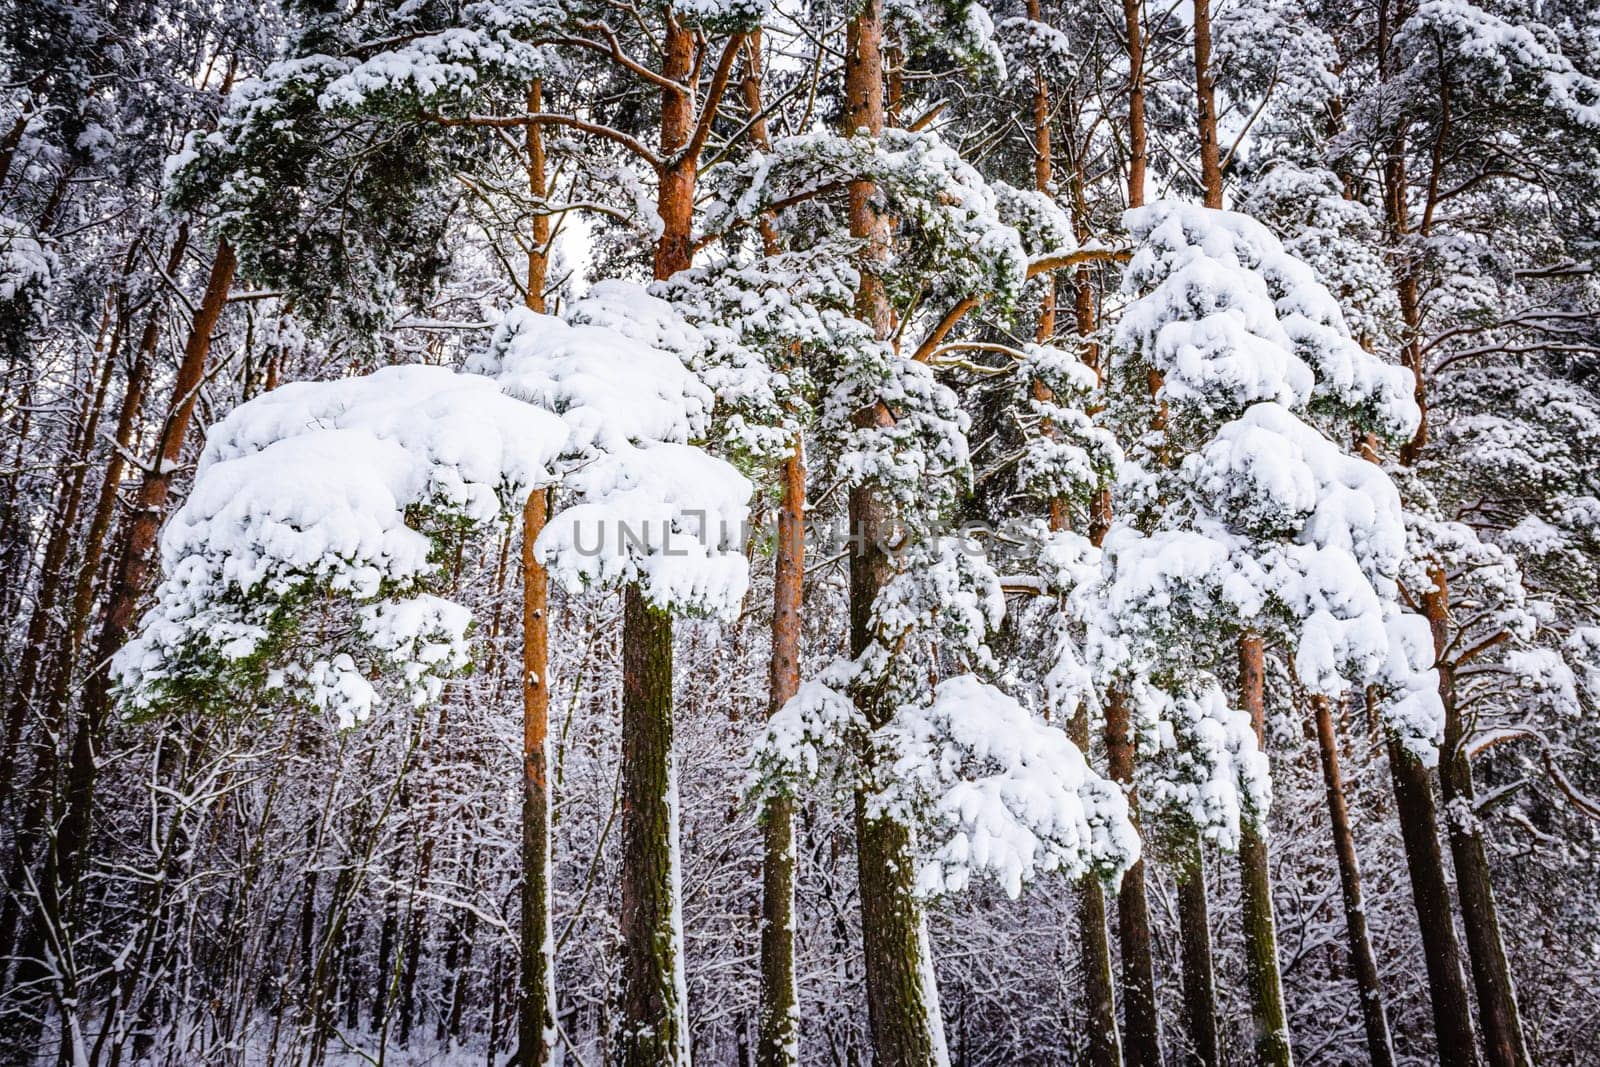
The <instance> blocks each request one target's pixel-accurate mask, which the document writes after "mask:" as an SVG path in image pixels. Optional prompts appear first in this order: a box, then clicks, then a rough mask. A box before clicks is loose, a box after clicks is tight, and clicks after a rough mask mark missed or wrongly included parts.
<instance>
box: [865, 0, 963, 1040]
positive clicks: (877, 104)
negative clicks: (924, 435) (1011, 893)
mask: <svg viewBox="0 0 1600 1067" xmlns="http://www.w3.org/2000/svg"><path fill="white" fill-rule="evenodd" d="M883 126H884V84H883V2H882V0H864V2H863V3H862V5H861V7H860V9H859V10H858V12H857V14H856V16H855V17H854V18H853V19H851V20H850V25H849V29H848V31H847V38H846V44H845V111H844V129H845V132H846V133H847V134H854V133H857V132H865V133H867V134H869V135H871V136H877V135H879V134H881V133H882V132H883ZM874 193H875V189H874V186H873V184H872V182H870V181H864V180H857V181H852V182H851V183H850V235H851V236H852V237H853V238H856V239H857V240H860V241H863V242H865V246H866V254H867V255H868V256H869V257H872V258H875V259H884V258H887V256H888V252H889V227H888V222H887V220H886V219H885V218H883V216H882V215H881V214H880V213H879V211H878V210H877V208H876V206H875V204H874V203H873V198H874ZM856 315H857V317H858V318H860V319H861V320H863V321H864V322H867V323H868V324H870V325H871V326H872V328H873V331H874V333H875V335H876V336H877V337H878V338H879V339H886V338H888V337H890V336H891V334H892V332H893V324H892V321H891V315H890V310H889V305H888V300H887V297H886V295H885V294H884V292H883V288H882V283H881V282H880V281H879V280H878V279H877V278H876V277H875V276H874V275H873V274H872V273H871V272H869V271H862V273H861V283H860V288H859V289H858V290H857V293H856ZM855 417H856V421H857V423H858V424H859V425H862V426H874V425H883V424H884V423H885V422H887V421H888V420H889V418H890V415H889V412H888V411H887V409H885V408H884V406H883V405H882V404H874V405H871V406H869V407H867V408H865V409H863V410H862V411H860V412H858V413H857V414H856V416H855ZM849 522H850V652H851V654H852V655H860V654H861V652H862V651H863V650H864V649H865V648H866V647H867V645H868V644H869V643H871V641H872V607H873V603H874V601H875V600H876V599H877V596H878V592H879V591H880V590H881V589H882V588H883V587H884V585H885V584H886V583H887V582H888V581H889V578H890V577H891V575H892V573H893V565H892V563H891V561H890V559H889V555H888V551H887V548H886V546H887V545H889V544H892V543H893V541H894V537H893V534H894V531H895V529H896V521H895V515H894V512H893V508H892V506H891V504H890V502H889V499H888V497H887V495H886V494H884V493H883V492H882V490H880V489H878V488H877V487H875V486H872V485H861V486H858V487H856V488H855V489H852V490H851V491H850V498H849ZM861 702H862V705H863V706H862V709H861V710H862V712H863V714H864V715H865V716H866V719H867V722H868V724H869V725H870V726H871V727H873V728H877V727H879V726H882V725H883V723H884V722H885V721H886V720H887V719H888V717H889V716H890V715H891V714H893V710H894V709H893V708H890V707H885V706H883V705H882V704H881V703H880V702H878V701H875V700H873V698H872V695H871V694H863V695H862V697H861ZM866 747H867V750H866V751H863V752H862V753H861V757H862V761H863V763H864V767H863V777H864V778H865V779H866V780H867V781H871V779H872V777H873V775H874V773H875V768H874V767H873V765H872V763H873V757H874V753H873V752H872V751H871V750H870V744H869V745H868V746H866ZM867 808H868V794H867V791H866V787H865V786H860V787H858V788H857V791H856V798H855V828H856V863H857V872H858V878H859V882H860V895H861V936H862V942H863V948H864V951H865V956H866V979H867V1015H868V1020H869V1023H870V1025H871V1030H872V1048H873V1058H874V1061H875V1062H876V1063H877V1064H878V1065H880V1067H928V1065H932V1064H939V1063H943V1062H944V1061H945V1058H946V1054H945V1047H944V1028H943V1025H942V1024H941V1022H940V1018H939V993H938V989H937V988H936V986H935V983H934V977H933V966H932V959H931V955H930V952H929V948H928V942H927V931H926V929H925V924H924V921H923V914H922V907H921V905H920V903H919V902H918V901H917V899H916V897H915V896H914V895H913V893H912V877H913V859H912V848H911V846H912V842H911V835H910V832H909V831H908V829H907V828H906V826H905V825H904V824H903V823H901V822H899V821H897V820H895V819H893V818H886V817H882V816H874V815H872V814H870V813H869V812H868V810H867Z"/></svg>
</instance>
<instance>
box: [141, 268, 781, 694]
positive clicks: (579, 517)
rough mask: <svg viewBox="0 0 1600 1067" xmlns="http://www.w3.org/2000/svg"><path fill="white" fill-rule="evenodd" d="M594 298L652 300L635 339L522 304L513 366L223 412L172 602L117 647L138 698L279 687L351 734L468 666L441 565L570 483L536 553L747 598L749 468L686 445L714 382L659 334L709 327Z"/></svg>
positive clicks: (167, 545)
mask: <svg viewBox="0 0 1600 1067" xmlns="http://www.w3.org/2000/svg"><path fill="white" fill-rule="evenodd" d="M584 307H586V308H587V309H588V311H589V312H591V313H595V312H596V309H600V310H606V309H609V311H610V313H612V314H613V316H614V317H615V316H616V315H619V314H620V311H619V310H618V309H628V308H632V309H634V310H636V311H637V312H638V314H637V315H636V316H635V318H634V319H633V320H632V326H633V329H634V333H633V334H632V335H630V334H628V333H624V332H619V331H618V330H616V329H611V328H608V327H606V326H600V325H590V324H580V325H571V324H569V323H566V322H562V321H561V320H558V319H554V318H548V317H545V316H537V315H532V314H531V313H518V314H513V315H511V316H509V317H508V319H507V321H506V324H505V325H503V326H502V328H501V330H500V332H499V333H498V334H497V337H496V345H495V347H494V349H492V350H491V352H490V353H489V355H488V356H487V357H485V358H484V359H483V360H482V361H481V362H482V363H483V364H484V369H486V370H489V371H491V372H493V375H494V376H490V375H485V374H477V373H456V372H454V371H451V370H449V369H446V368H442V367H429V366H404V367H388V368H385V369H383V370H379V371H377V372H374V373H372V374H368V375H364V376H361V377H356V378H348V379H342V380H338V381H330V382H303V383H297V384H291V385H286V386H283V387H282V388H280V389H277V390H274V391H273V392H271V393H268V394H266V395H265V396H262V397H259V398H257V399H256V400H253V401H251V402H249V403H247V404H244V405H242V406H241V407H239V408H238V409H236V410H235V411H234V412H233V413H232V414H230V415H228V416H227V417H226V418H224V419H223V420H222V421H221V422H219V423H218V424H217V425H216V426H214V427H213V428H212V430H211V432H210V433H209V435H208V437H207V443H206V446H205V449H204V451H203V453H202V456H201V460H200V464H199V467H198V469H197V471H196V475H195V484H194V488H193V491H192V492H191V494H190V497H189V499H188V500H187V501H186V502H185V503H184V506H183V507H182V508H180V509H179V510H178V512H177V513H176V514H175V515H174V516H173V519H172V521H171V522H170V523H169V524H168V526H167V528H166V530H165V531H164V533H163V536H162V544H161V551H162V561H163V565H164V569H165V572H166V578H165V580H164V581H163V582H162V584H161V586H160V588H159V589H158V591H157V598H156V605H155V607H154V608H152V609H151V611H150V612H149V613H148V614H147V616H146V618H145V620H144V623H143V627H142V629H141V631H140V633H139V635H138V636H137V637H136V638H135V640H134V641H133V642H131V643H130V644H129V646H128V647H127V648H126V649H124V650H123V652H122V653H121V654H120V655H119V656H118V659H117V663H116V670H117V674H118V677H119V680H120V682H121V684H122V685H123V686H124V688H125V689H126V690H127V691H128V692H129V694H130V698H131V703H132V705H133V707H134V708H135V709H136V710H137V709H151V708H155V707H157V706H159V705H162V704H165V703H170V702H173V701H188V702H191V703H198V704H201V705H204V706H208V707H227V706H229V705H231V704H245V702H247V701H249V700H250V699H251V695H252V694H256V693H259V692H260V691H261V690H262V689H263V688H275V689H279V690H281V691H284V692H285V693H286V694H287V695H288V696H289V697H290V698H291V699H298V700H302V701H304V702H306V703H308V704H310V705H312V706H314V707H317V708H319V709H321V710H323V711H325V712H328V713H330V714H333V715H335V716H336V717H337V718H338V720H339V722H340V724H341V725H343V726H349V725H351V724H353V723H354V722H356V721H358V720H361V719H364V718H366V717H367V715H368V714H369V713H370V710H371V708H372V706H373V705H374V703H376V702H377V701H378V700H379V699H381V698H382V696H383V694H382V692H381V691H380V687H379V685H378V684H375V683H382V682H385V681H387V682H389V683H391V684H392V685H393V686H394V688H395V689H396V690H397V691H398V692H400V693H402V694H404V695H406V696H408V697H409V698H410V699H411V700H412V701H413V702H418V703H421V702H426V701H428V700H432V699H434V698H435V697H437V695H438V692H439V688H440V686H441V684H442V681H443V679H444V678H445V677H448V676H449V675H450V674H453V673H455V672H457V671H459V670H461V669H462V668H463V667H464V666H465V665H466V663H467V651H468V650H467V645H466V634H467V630H468V627H469V624H470V622H471V617H470V615H469V613H468V612H467V610H466V609H465V608H463V607H461V606H460V605H458V604H454V603H452V602H450V601H448V600H445V599H442V598H440V597H438V596H435V595H434V594H433V591H432V588H431V587H432V586H434V585H436V584H437V583H438V579H439V574H438V570H439V568H438V566H437V560H438V559H439V558H441V557H442V555H443V553H444V549H445V548H446V546H448V545H450V544H453V543H456V542H457V541H458V539H459V538H460V537H462V536H463V535H464V534H465V532H466V530H468V529H470V528H473V527H479V526H482V525H484V524H487V523H491V522H494V521H496V520H499V519H501V518H503V517H505V516H506V515H508V514H510V513H512V512H514V511H515V510H516V509H518V508H520V507H521V505H522V503H523V502H524V501H525V500H526V499H527V495H528V493H529V492H531V491H533V490H535V489H541V488H544V487H546V486H548V485H551V484H554V483H558V482H559V483H561V484H563V485H565V486H566V487H567V488H569V489H572V490H574V491H575V492H576V494H577V497H578V503H577V504H576V505H575V506H574V507H571V508H569V509H567V510H566V511H564V512H562V513H560V514H558V515H556V516H555V517H554V519H553V520H552V521H551V522H550V524H549V525H548V526H547V528H546V530H545V532H544V536H543V537H541V539H540V541H539V542H538V545H537V549H536V550H537V551H538V552H539V553H540V554H541V557H542V558H543V559H544V560H545V561H546V562H547V564H548V565H549V566H550V567H551V569H552V570H553V572H554V573H555V574H556V576H557V577H558V578H559V579H560V580H562V581H564V582H566V583H567V584H569V585H573V586H577V585H582V584H584V583H589V582H614V581H637V582H639V583H640V584H641V586H642V587H643V588H644V591H645V593H646V595H647V596H648V597H649V598H650V599H651V600H652V601H653V602H654V603H655V604H656V605H657V606H659V607H661V608H663V609H666V610H675V611H689V610H696V611H698V610H704V611H719V612H724V613H726V612H730V611H733V610H736V608H737V606H738V603H739V601H740V599H741V598H742V596H743V594H744V589H745V585H746V582H747V573H746V562H745V559H744V556H743V555H742V553H741V552H740V551H739V544H740V540H739V538H740V536H741V535H742V533H743V523H744V521H745V517H746V514H747V512H746V501H747V500H748V499H749V496H750V492H751V488H750V484H749V482H747V481H746V480H745V479H744V478H743V477H742V476H740V475H739V474H738V472H737V471H735V470H734V469H733V468H732V467H731V466H729V465H728V464H726V463H724V462H723V461H721V460H718V459H714V458H712V457H711V456H709V455H707V454H705V453H704V452H702V451H701V450H699V449H698V448H695V447H694V446H692V445H691V444H689V443H688V442H689V440H690V439H691V437H693V436H696V435H698V434H699V433H700V432H701V431H702V429H703V427H704V426H705V424H706V422H707V420H708V419H709V416H710V408H711V401H712V398H711V394H710V391H709V390H707V389H706V388H705V387H704V386H703V385H701V384H700V383H699V382H698V381H696V380H695V378H694V376H693V375H692V374H691V373H690V372H689V370H688V368H687V367H686V366H685V364H684V362H683V361H682V360H681V359H680V358H679V356H678V355H677V354H675V352H674V351H673V350H671V349H668V348H664V347H661V345H662V344H663V343H665V342H664V340H663V338H664V334H663V331H667V330H669V329H670V330H673V331H675V332H674V333H673V336H672V338H671V340H673V341H674V342H675V343H681V344H688V343H690V342H692V341H693V339H694V336H695V335H694V332H693V331H692V329H690V328H688V327H687V326H682V325H681V324H679V325H677V326H674V325H673V321H674V320H673V319H672V318H671V316H670V309H667V311H665V312H664V311H663V309H664V308H666V305H664V304H662V303H661V302H660V301H657V300H655V299H654V298H652V297H649V296H648V295H647V294H645V293H644V291H643V290H642V289H639V288H638V287H636V286H635V287H626V286H620V285H618V286H609V287H602V290H601V294H600V298H599V299H597V300H595V301H589V302H587V304H585V303H584V302H580V308H584ZM641 330H643V331H645V332H646V333H649V336H650V337H651V339H652V340H654V341H656V344H651V343H646V342H645V341H641V340H639V339H638V337H639V336H640V335H641V334H640V331H641ZM651 331H653V332H651Z"/></svg>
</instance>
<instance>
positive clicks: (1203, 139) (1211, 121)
mask: <svg viewBox="0 0 1600 1067" xmlns="http://www.w3.org/2000/svg"><path fill="white" fill-rule="evenodd" d="M1194 92H1195V103H1196V108H1197V111H1198V119H1199V126H1200V189H1201V192H1202V193H1203V194H1204V196H1205V205H1206V207H1209V208H1217V209H1220V208H1221V207H1222V159H1221V152H1220V150H1219V148H1218V146H1217V83H1216V79H1215V78H1214V77H1213V76H1212V74H1211V0H1194Z"/></svg>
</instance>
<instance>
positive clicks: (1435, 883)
mask: <svg viewBox="0 0 1600 1067" xmlns="http://www.w3.org/2000/svg"><path fill="white" fill-rule="evenodd" d="M1389 773H1390V776H1391V777H1392V778H1393V780H1394V800H1395V811H1396V814H1397V815H1398V816H1399V818H1400V837H1401V840H1402V841H1403V842H1404V844H1405V849H1406V867H1407V870H1408V872H1409V874H1410V876H1411V896H1412V900H1413V902H1414V903H1415V905H1416V909H1417V926H1418V928H1419V929H1420V930H1421V932H1422V951H1423V958H1424V962H1425V963H1426V964H1427V969H1428V992H1429V995H1430V996H1431V997H1432V999H1433V1027H1434V1032H1435V1033H1436V1034H1437V1035H1438V1039H1439V1061H1440V1062H1441V1063H1448V1064H1451V1065H1455V1064H1461V1065H1462V1067H1472V1065H1474V1064H1477V1063H1478V1062H1479V1060H1478V1048H1477V1039H1476V1037H1475V1035H1474V1033H1473V1026H1472V1001H1471V999H1470V998H1469V997H1468V995H1467V976H1466V974H1465V973H1464V972H1463V971H1462V969H1461V949H1460V946H1459V945H1458V944H1457V942H1456V928H1455V922H1454V919H1453V917H1452V915H1451V909H1450V886H1449V883H1448V882H1447V881H1446V878H1445V871H1444V856H1443V855H1442V853H1441V852H1440V850H1439V828H1438V815H1437V812H1436V811H1435V808H1434V801H1433V785H1432V783H1431V782H1430V781H1429V780H1428V769H1427V768H1426V767H1424V766H1423V765H1422V762H1421V761H1420V760H1418V759H1417V758H1416V757H1415V756H1414V755H1412V754H1411V753H1410V752H1409V751H1407V750H1406V749H1405V747H1404V746H1403V745H1401V744H1400V743H1399V742H1398V741H1396V740H1395V739H1394V738H1393V737H1392V736H1391V737H1390V738H1389Z"/></svg>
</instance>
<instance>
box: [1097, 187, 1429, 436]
mask: <svg viewBox="0 0 1600 1067" xmlns="http://www.w3.org/2000/svg"><path fill="white" fill-rule="evenodd" d="M1124 221H1125V222H1126V224H1127V226H1128V230H1129V232H1130V233H1131V234H1132V235H1133V237H1134V239H1135V240H1137V241H1138V242H1140V248H1139V250H1138V252H1137V253H1135V255H1134V258H1133V260H1132V261H1131V262H1130V263H1129V265H1128V272H1127V275H1126V278H1125V282H1124V286H1125V288H1126V290H1127V291H1128V292H1129V293H1133V294H1143V295H1141V296H1140V298H1139V299H1138V300H1137V301H1136V302H1135V303H1134V304H1132V305H1131V306H1130V307H1129V309H1128V312H1127V314H1126V315H1124V317H1123V320H1122V322H1121V323H1119V324H1118V327H1117V330H1116V334H1115V344H1116V347H1117V348H1118V349H1119V350H1121V351H1123V352H1137V353H1140V354H1142V356H1143V358H1144V359H1145V360H1147V361H1148V362H1149V363H1150V365H1151V366H1152V367H1153V368H1154V369H1155V370H1157V371H1159V372H1160V373H1161V374H1162V375H1163V377H1164V379H1165V380H1164V383H1163V385H1162V390H1161V395H1162V396H1163V397H1164V398H1165V399H1167V400H1168V401H1171V402H1172V403H1174V404H1176V405H1193V406H1194V407H1196V408H1197V409H1199V410H1200V411H1201V412H1202V413H1204V414H1208V415H1215V414H1220V415H1223V416H1228V415H1232V414H1237V413H1238V412H1239V411H1241V410H1243V409H1244V408H1245V407H1247V406H1249V405H1250V404H1254V403H1259V402H1263V401H1265V402H1272V403H1277V404H1281V405H1283V406H1285V407H1290V408H1303V407H1306V406H1308V405H1311V404H1312V403H1313V398H1314V395H1315V399H1316V402H1317V403H1318V404H1321V405H1322V406H1326V407H1329V408H1332V409H1335V410H1337V411H1339V412H1341V413H1343V414H1346V415H1350V416H1353V417H1355V418H1356V419H1357V421H1358V422H1359V423H1360V424H1362V425H1364V426H1368V427H1370V428H1371V429H1373V430H1375V431H1376V432H1380V433H1383V434H1384V435H1385V436H1388V437H1391V438H1400V437H1406V436H1409V435H1410V434H1411V433H1412V432H1413V431H1414V430H1415V429H1416V426H1417V423H1418V421H1419V420H1420V418H1421V414H1420V412H1419V411H1418V410H1417V407H1416V402H1415V400H1414V399H1413V397H1412V381H1411V375H1410V373H1409V372H1408V371H1406V370H1405V369H1404V368H1402V367H1397V366H1393V365H1391V364H1388V363H1385V362H1383V361H1382V360H1381V359H1378V358H1377V357H1375V356H1373V355H1372V354H1371V353H1369V352H1367V351H1365V350H1364V349H1363V348H1362V347H1361V346H1360V345H1359V344H1357V343H1356V342H1355V341H1353V340H1352V339H1351V338H1350V332H1349V329H1348V327H1347V326H1346V325H1345V322H1344V316H1343V314H1342V312H1341V311H1340V309H1339V304H1338V301H1337V300H1335V299H1334V297H1333V295H1332V294H1331V293H1329V292H1328V290H1327V288H1326V287H1325V286H1324V285H1323V284H1322V283H1321V282H1320V281H1318V280H1317V277H1316V273H1315V272H1314V271H1313V270H1312V269H1311V268H1310V267H1309V266H1307V265H1306V264H1305V263H1303V262H1301V261H1300V260H1298V259H1296V258H1295V257H1294V256H1292V255H1290V254H1289V253H1288V252H1286V251H1285V250H1284V248H1283V245H1282V244H1281V243H1280V242H1279V241H1278V239H1277V238H1276V237H1274V236H1273V235H1272V233H1271V232H1270V231H1269V230H1268V229H1267V228H1266V227H1265V226H1263V225H1261V223H1259V222H1257V221H1256V220H1254V219H1252V218H1250V217H1249V216H1247V215H1241V214H1238V213H1236V212H1231V211H1217V210H1213V209H1210V208H1201V207H1195V206H1194V205H1192V204H1185V203H1182V202H1179V201H1175V200H1160V201H1157V202H1155V203H1153V204H1150V205H1148V206H1146V207H1142V208H1134V209H1133V210H1130V211H1129V212H1127V213H1126V215H1125V216H1124Z"/></svg>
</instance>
